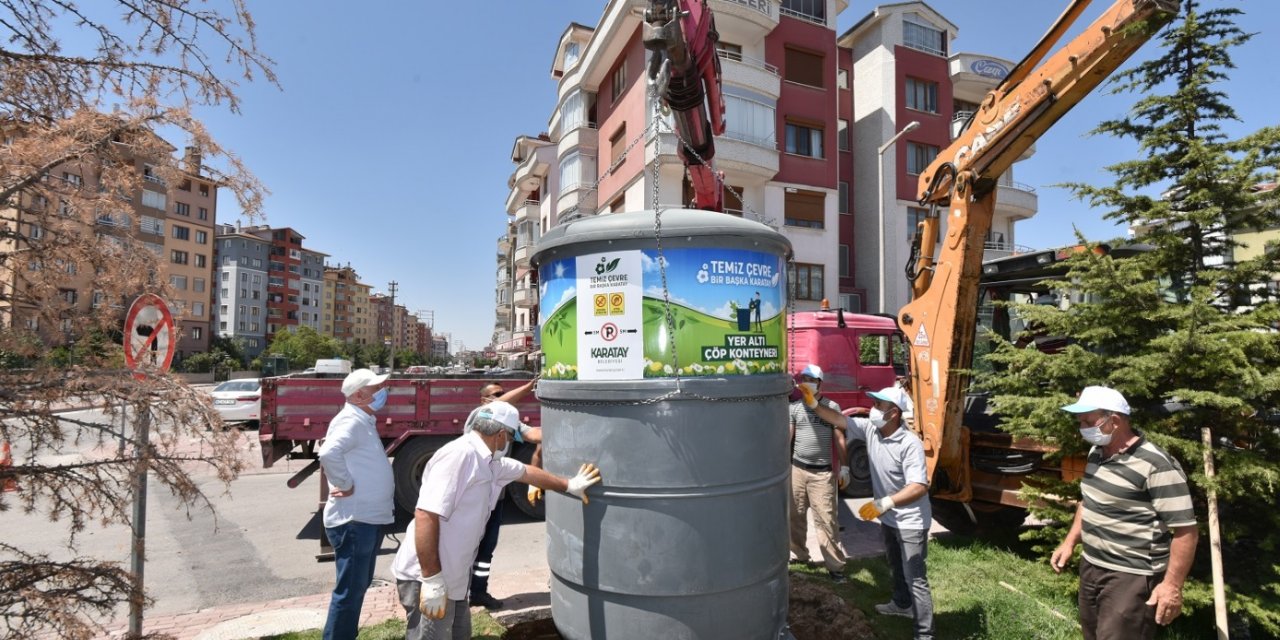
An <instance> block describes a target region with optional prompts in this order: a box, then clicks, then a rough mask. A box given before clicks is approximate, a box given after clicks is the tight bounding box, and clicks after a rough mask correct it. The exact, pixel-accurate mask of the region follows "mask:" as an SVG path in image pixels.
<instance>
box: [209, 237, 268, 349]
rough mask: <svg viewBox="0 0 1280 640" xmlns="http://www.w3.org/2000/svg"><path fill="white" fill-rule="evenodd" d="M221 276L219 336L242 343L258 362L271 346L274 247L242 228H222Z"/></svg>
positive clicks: (219, 244) (217, 240)
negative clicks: (269, 282) (270, 281)
mask: <svg viewBox="0 0 1280 640" xmlns="http://www.w3.org/2000/svg"><path fill="white" fill-rule="evenodd" d="M215 243H216V245H217V261H218V267H217V270H218V273H217V282H218V285H217V287H216V293H215V296H216V299H215V306H216V309H215V315H214V318H215V322H217V325H216V326H217V330H218V335H220V336H222V337H224V338H232V339H234V340H235V341H236V342H238V343H240V346H241V348H242V349H243V350H244V352H245V355H246V356H248V357H249V358H256V357H258V355H260V354H261V353H262V352H263V350H264V349H266V348H267V346H268V345H269V344H270V343H269V341H268V340H267V318H268V311H267V279H268V277H269V275H268V272H267V265H268V263H269V262H270V255H271V243H270V242H269V241H268V240H266V239H264V238H262V237H260V236H258V235H256V234H254V233H249V232H247V231H244V230H241V228H240V227H239V225H229V224H223V225H219V226H218V234H217V236H216V237H215Z"/></svg>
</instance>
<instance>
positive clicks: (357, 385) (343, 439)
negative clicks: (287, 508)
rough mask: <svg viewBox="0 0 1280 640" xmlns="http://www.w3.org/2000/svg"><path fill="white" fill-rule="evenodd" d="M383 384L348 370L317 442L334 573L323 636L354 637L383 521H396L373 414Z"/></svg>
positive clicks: (332, 639)
mask: <svg viewBox="0 0 1280 640" xmlns="http://www.w3.org/2000/svg"><path fill="white" fill-rule="evenodd" d="M386 382H387V376H385V375H382V376H380V375H376V374H374V373H373V372H372V371H370V370H368V369H356V370H355V371H352V372H351V373H349V374H347V377H346V379H344V380H343V381H342V395H343V396H345V397H346V399H347V403H346V405H344V406H343V407H342V410H341V411H339V412H338V415H336V416H334V418H333V420H332V421H330V422H329V430H328V431H327V432H326V433H325V437H324V443H323V444H321V445H320V467H321V468H322V469H324V474H325V476H326V477H327V478H328V482H329V500H328V501H327V502H325V505H324V532H325V535H326V536H328V538H329V542H330V544H332V545H333V558H334V567H335V568H336V569H337V572H338V579H337V583H336V584H335V585H334V587H333V597H332V598H331V599H330V600H329V617H328V619H327V620H326V621H325V625H324V640H347V639H352V638H355V637H356V632H357V630H358V628H359V624H360V607H361V606H362V605H363V604H364V593H365V591H366V590H367V589H368V588H369V585H370V583H372V582H373V570H374V565H375V560H376V556H377V553H378V543H379V542H380V541H381V540H382V525H384V524H391V522H392V521H393V520H394V516H393V515H392V509H393V508H394V507H393V501H394V498H393V495H394V489H395V481H394V479H393V477H392V474H391V462H390V461H388V460H387V453H386V451H385V450H384V449H383V447H382V440H381V439H380V438H379V437H378V427H377V421H376V420H375V419H374V417H373V414H374V413H376V412H377V411H378V410H379V409H381V408H382V406H383V405H384V404H386V402H387V389H386V388H385V385H386Z"/></svg>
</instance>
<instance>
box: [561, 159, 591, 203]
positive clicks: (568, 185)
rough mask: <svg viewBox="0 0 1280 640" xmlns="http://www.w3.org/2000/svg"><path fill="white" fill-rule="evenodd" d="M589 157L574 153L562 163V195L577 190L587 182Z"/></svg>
mask: <svg viewBox="0 0 1280 640" xmlns="http://www.w3.org/2000/svg"><path fill="white" fill-rule="evenodd" d="M591 159H592V158H590V157H589V156H583V155H582V154H580V153H578V152H577V151H574V152H572V153H570V154H569V155H567V156H565V157H564V159H563V160H561V161H560V195H564V194H566V193H568V192H570V191H573V190H574V189H577V188H579V187H581V186H582V185H583V183H585V182H587V180H588V177H587V175H588V174H587V172H588V168H587V165H588V162H587V160H591Z"/></svg>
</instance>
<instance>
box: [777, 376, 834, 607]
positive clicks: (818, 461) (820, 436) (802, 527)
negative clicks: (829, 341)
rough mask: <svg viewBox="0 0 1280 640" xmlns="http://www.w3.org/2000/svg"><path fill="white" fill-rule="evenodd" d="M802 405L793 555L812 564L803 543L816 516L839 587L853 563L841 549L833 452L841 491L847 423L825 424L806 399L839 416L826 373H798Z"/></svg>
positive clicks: (794, 433) (795, 431) (794, 463)
mask: <svg viewBox="0 0 1280 640" xmlns="http://www.w3.org/2000/svg"><path fill="white" fill-rule="evenodd" d="M799 386H800V393H801V396H802V399H801V400H799V401H796V402H793V403H791V418H790V419H791V431H790V433H791V440H790V442H791V494H790V495H789V498H790V499H789V500H788V506H789V507H790V512H791V513H790V522H791V553H792V554H794V555H795V562H803V563H808V562H809V547H808V545H807V544H806V543H805V539H806V537H807V526H806V525H807V524H808V519H809V512H810V511H812V512H813V524H814V528H816V529H817V533H818V549H819V550H821V552H822V563H823V564H824V565H825V566H826V567H827V575H829V576H831V579H832V580H833V581H835V582H836V583H843V582H844V581H845V577H844V565H845V563H846V562H848V560H849V558H848V556H846V555H845V553H844V549H843V548H842V547H841V546H840V536H839V529H838V528H837V525H836V522H837V521H838V520H839V518H838V514H839V512H838V511H837V504H836V482H837V480H836V477H835V476H834V474H833V473H832V468H833V467H834V466H835V465H833V464H832V458H833V452H834V457H835V459H836V460H838V461H839V462H840V476H839V487H840V488H844V487H845V485H847V484H849V467H847V466H843V465H844V461H845V460H847V459H848V457H847V455H846V454H845V443H844V418H843V417H841V418H840V419H839V420H834V421H832V420H824V419H822V418H820V417H818V415H817V414H816V413H814V411H813V409H811V408H809V406H808V405H809V402H808V400H807V399H808V398H812V399H813V402H814V404H815V405H822V406H823V407H825V408H827V409H830V410H832V411H834V412H836V413H837V414H839V413H840V405H838V404H836V403H835V402H833V401H831V399H830V398H827V397H825V396H823V395H822V368H821V367H819V366H818V365H816V364H809V365H807V366H805V368H804V369H803V370H802V371H801V372H800V385H799Z"/></svg>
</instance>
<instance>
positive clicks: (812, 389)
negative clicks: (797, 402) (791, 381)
mask: <svg viewBox="0 0 1280 640" xmlns="http://www.w3.org/2000/svg"><path fill="white" fill-rule="evenodd" d="M800 386H802V387H804V388H806V389H808V390H809V393H812V394H813V395H815V396H816V395H818V383H816V382H801V383H800Z"/></svg>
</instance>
